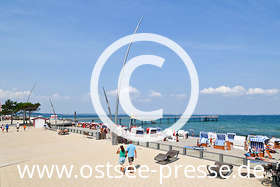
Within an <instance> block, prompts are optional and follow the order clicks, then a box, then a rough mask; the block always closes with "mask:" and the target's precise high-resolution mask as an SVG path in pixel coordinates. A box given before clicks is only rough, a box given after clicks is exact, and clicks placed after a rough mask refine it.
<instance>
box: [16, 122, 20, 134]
mask: <svg viewBox="0 0 280 187" xmlns="http://www.w3.org/2000/svg"><path fill="white" fill-rule="evenodd" d="M16 128H17V132H18V131H19V122H17V124H16Z"/></svg>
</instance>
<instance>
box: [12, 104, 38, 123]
mask: <svg viewBox="0 0 280 187" xmlns="http://www.w3.org/2000/svg"><path fill="white" fill-rule="evenodd" d="M40 106H41V104H40V103H34V104H33V103H30V102H21V103H18V104H17V108H18V111H22V112H23V115H24V117H23V119H24V121H23V123H26V122H25V120H26V112H28V113H29V122H30V123H31V121H30V117H31V113H32V112H34V111H38V110H39V109H40V108H39V107H40Z"/></svg>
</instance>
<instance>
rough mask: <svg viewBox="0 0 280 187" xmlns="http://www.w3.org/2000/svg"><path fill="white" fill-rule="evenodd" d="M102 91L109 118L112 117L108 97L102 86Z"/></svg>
mask: <svg viewBox="0 0 280 187" xmlns="http://www.w3.org/2000/svg"><path fill="white" fill-rule="evenodd" d="M103 93H104V97H105V100H106V103H107V107H108V112H109V116H110V119H112V112H111V107H110V103H109V100H108V97H107V94H106V91H105V89H104V87H103Z"/></svg>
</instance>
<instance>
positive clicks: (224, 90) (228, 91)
mask: <svg viewBox="0 0 280 187" xmlns="http://www.w3.org/2000/svg"><path fill="white" fill-rule="evenodd" d="M200 92H201V93H202V94H223V95H243V94H244V93H246V89H245V88H243V87H242V86H239V85H238V86H234V87H232V88H231V87H228V86H220V87H217V88H212V87H210V88H204V89H203V90H201V91H200Z"/></svg>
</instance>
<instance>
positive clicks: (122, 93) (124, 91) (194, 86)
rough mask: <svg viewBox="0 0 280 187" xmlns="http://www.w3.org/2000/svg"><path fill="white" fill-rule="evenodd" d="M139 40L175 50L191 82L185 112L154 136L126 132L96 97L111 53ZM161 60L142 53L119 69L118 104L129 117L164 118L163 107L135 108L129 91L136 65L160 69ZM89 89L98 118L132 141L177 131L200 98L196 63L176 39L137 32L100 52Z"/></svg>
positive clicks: (159, 137)
mask: <svg viewBox="0 0 280 187" xmlns="http://www.w3.org/2000/svg"><path fill="white" fill-rule="evenodd" d="M140 41H142V42H143V41H146V42H155V43H159V44H161V45H163V46H166V47H168V48H169V49H171V50H172V51H174V52H175V53H176V54H177V55H178V56H179V57H180V59H181V60H182V61H183V62H184V64H185V66H186V68H187V70H188V72H189V76H190V81H191V94H190V98H189V102H188V105H187V107H186V109H185V111H184V112H183V113H182V115H181V117H180V118H179V119H178V120H177V121H176V122H175V123H174V124H173V125H172V126H171V127H169V128H168V129H165V130H164V131H163V132H161V133H159V134H155V135H149V134H141V135H138V134H135V133H131V132H129V131H125V130H124V129H123V128H120V127H119V126H118V125H117V124H115V123H114V122H113V121H112V120H111V119H110V118H109V117H108V116H107V114H106V112H105V111H104V109H103V107H102V105H101V102H100V97H99V86H98V85H99V76H100V74H101V71H102V69H103V66H104V65H105V63H106V61H107V60H108V59H109V57H110V56H111V55H112V54H113V53H114V52H116V51H117V50H118V49H120V48H121V47H123V46H125V45H127V44H129V43H131V42H140ZM163 63H164V59H163V58H161V57H158V56H154V55H141V56H137V57H134V58H132V59H131V60H130V61H128V62H127V63H126V65H125V66H124V67H123V69H122V70H121V73H120V76H119V81H118V90H119V93H118V95H119V100H120V105H121V106H122V108H123V109H124V111H125V112H126V113H127V114H128V115H129V116H132V115H133V116H134V118H136V119H138V120H144V121H145V120H146V121H147V120H156V119H159V118H162V117H163V110H162V109H159V110H155V111H149V112H145V111H140V110H138V109H136V108H135V107H134V106H133V104H132V103H131V101H130V97H129V91H128V89H129V80H130V76H131V75H132V73H133V71H134V70H135V69H136V68H137V67H139V66H141V65H144V64H149V65H154V66H157V67H159V68H161V67H162V65H163ZM90 90H91V101H92V104H93V106H94V108H95V111H96V113H97V115H98V117H99V118H100V120H101V121H102V122H103V123H104V124H105V125H106V126H107V127H108V128H110V130H111V131H112V132H114V133H116V134H117V135H118V136H122V137H124V138H126V139H129V140H133V141H141V142H154V141H159V140H162V139H163V138H164V137H166V132H168V131H169V129H172V130H175V131H176V130H179V129H180V128H182V127H183V126H184V125H185V123H186V122H187V121H188V120H189V118H190V117H191V116H192V114H193V112H194V110H195V107H196V105H197V101H198V97H199V80H198V75H197V71H196V69H195V66H194V64H193V62H192V60H191V58H190V57H189V55H188V54H187V53H186V51H185V50H184V49H183V48H182V47H181V46H179V45H178V44H177V43H176V42H174V41H172V40H170V39H168V38H166V37H164V36H161V35H158V34H152V33H139V34H132V35H128V36H125V37H123V38H120V39H119V40H117V41H115V42H114V43H112V44H111V45H110V46H109V47H107V48H106V49H105V50H104V51H103V53H102V54H101V55H100V57H99V58H98V60H97V62H96V64H95V66H94V69H93V71H92V76H91V85H90Z"/></svg>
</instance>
